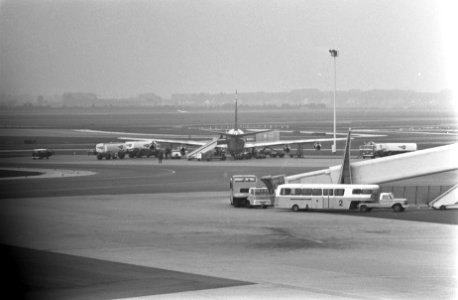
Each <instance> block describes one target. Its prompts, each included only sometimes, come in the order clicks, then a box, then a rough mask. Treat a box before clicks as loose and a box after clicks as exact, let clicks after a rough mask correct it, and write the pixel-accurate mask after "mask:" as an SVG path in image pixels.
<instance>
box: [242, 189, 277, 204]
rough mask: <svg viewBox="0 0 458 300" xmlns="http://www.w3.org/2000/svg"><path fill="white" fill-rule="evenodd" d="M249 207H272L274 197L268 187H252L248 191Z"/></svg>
mask: <svg viewBox="0 0 458 300" xmlns="http://www.w3.org/2000/svg"><path fill="white" fill-rule="evenodd" d="M247 200H248V207H256V206H261V207H262V208H267V206H270V205H272V195H271V194H270V193H269V190H268V189H267V188H266V187H262V188H258V187H250V189H249V190H248V198H247Z"/></svg>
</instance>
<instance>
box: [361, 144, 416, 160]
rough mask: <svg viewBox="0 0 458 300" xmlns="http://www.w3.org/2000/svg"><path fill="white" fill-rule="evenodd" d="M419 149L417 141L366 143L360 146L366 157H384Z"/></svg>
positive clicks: (362, 153) (363, 155) (362, 154)
mask: <svg viewBox="0 0 458 300" xmlns="http://www.w3.org/2000/svg"><path fill="white" fill-rule="evenodd" d="M416 150H417V144H416V143H383V144H377V143H374V142H369V143H366V144H364V145H362V146H360V147H359V153H360V155H361V156H362V157H363V159H364V158H375V157H383V156H389V155H394V154H401V153H406V152H412V151H416Z"/></svg>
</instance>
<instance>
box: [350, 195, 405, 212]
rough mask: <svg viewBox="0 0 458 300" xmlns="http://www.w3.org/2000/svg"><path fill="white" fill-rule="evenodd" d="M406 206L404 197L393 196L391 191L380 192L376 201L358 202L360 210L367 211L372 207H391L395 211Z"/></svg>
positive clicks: (399, 210) (402, 209) (401, 209)
mask: <svg viewBox="0 0 458 300" xmlns="http://www.w3.org/2000/svg"><path fill="white" fill-rule="evenodd" d="M407 207H408V202H407V199H406V198H395V197H394V195H393V193H386V192H384V193H380V194H379V196H378V198H377V199H376V201H371V202H361V203H359V204H358V208H359V210H360V211H363V212H367V211H371V210H372V209H373V208H391V209H392V210H393V211H395V212H401V211H404V210H405V209H406V208H407Z"/></svg>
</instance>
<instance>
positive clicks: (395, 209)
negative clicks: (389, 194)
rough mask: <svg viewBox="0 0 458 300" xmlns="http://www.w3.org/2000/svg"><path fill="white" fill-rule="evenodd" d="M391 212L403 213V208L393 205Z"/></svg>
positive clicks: (399, 205)
mask: <svg viewBox="0 0 458 300" xmlns="http://www.w3.org/2000/svg"><path fill="white" fill-rule="evenodd" d="M393 211H395V212H400V211H403V208H402V206H401V204H395V205H393Z"/></svg>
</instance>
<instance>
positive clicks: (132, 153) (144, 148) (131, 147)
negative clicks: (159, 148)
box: [126, 141, 156, 158]
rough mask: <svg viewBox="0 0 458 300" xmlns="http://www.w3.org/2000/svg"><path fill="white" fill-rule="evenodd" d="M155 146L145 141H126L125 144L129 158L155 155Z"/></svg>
mask: <svg viewBox="0 0 458 300" xmlns="http://www.w3.org/2000/svg"><path fill="white" fill-rule="evenodd" d="M155 149H156V148H155V145H153V144H151V143H148V142H146V141H128V142H126V152H127V154H128V155H129V157H130V158H134V157H138V158H140V157H142V156H146V157H150V156H151V155H155V154H156V152H155Z"/></svg>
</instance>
